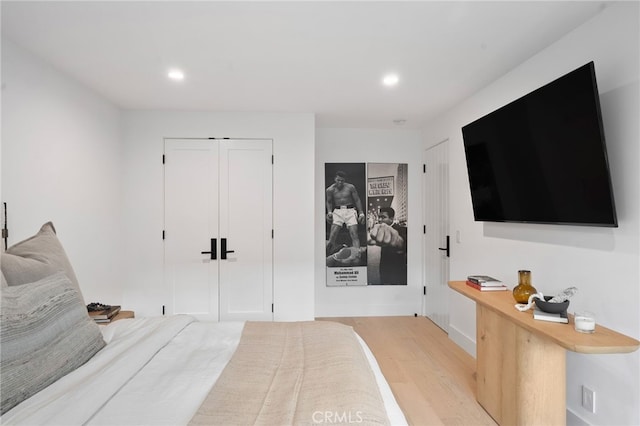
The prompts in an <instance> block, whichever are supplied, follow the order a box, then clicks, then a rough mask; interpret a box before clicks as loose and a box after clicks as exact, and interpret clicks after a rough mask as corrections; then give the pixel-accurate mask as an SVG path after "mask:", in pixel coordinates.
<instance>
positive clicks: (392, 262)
mask: <svg viewBox="0 0 640 426" xmlns="http://www.w3.org/2000/svg"><path fill="white" fill-rule="evenodd" d="M407 194H408V192H407V164H398V163H369V164H365V163H326V164H325V217H326V269H327V286H364V285H406V284H407Z"/></svg>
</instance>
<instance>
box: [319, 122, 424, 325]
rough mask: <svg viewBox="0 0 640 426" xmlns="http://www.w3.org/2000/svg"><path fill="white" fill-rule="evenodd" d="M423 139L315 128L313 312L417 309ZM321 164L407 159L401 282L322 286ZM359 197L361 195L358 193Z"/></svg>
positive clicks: (338, 313) (395, 133)
mask: <svg viewBox="0 0 640 426" xmlns="http://www.w3.org/2000/svg"><path fill="white" fill-rule="evenodd" d="M421 149H422V144H421V141H420V133H419V132H418V131H412V130H375V129H317V131H316V153H315V158H316V159H315V168H316V174H315V186H314V188H315V190H314V193H315V202H316V207H315V211H314V217H315V237H316V245H315V249H316V251H315V259H316V263H315V282H316V285H315V294H316V316H317V317H335V316H367V315H369V316H374V315H413V314H414V313H418V314H420V313H421V312H422V308H421V301H422V299H421V295H422V260H421V259H422V233H421V230H422V223H423V221H422V201H421V199H422V198H421V188H422V173H421V171H422V164H421V162H422V157H421V155H422V150H421ZM325 163H407V164H408V165H409V182H408V187H409V195H408V196H409V200H408V203H409V215H408V238H407V239H408V247H407V269H408V270H407V273H408V275H407V280H408V285H406V286H391V285H380V286H378V285H376V286H362V287H361V286H351V287H327V286H326V271H325V241H326V231H325V189H326V188H325V175H324V165H325ZM361 198H364V196H363V195H361Z"/></svg>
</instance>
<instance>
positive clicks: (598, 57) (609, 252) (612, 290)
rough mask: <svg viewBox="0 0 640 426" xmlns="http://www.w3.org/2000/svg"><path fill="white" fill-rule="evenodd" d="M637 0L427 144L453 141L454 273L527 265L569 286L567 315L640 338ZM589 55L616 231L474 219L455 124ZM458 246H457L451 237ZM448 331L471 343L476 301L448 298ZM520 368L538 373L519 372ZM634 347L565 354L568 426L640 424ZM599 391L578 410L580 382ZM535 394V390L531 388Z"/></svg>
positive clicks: (474, 104) (462, 111) (475, 100)
mask: <svg viewBox="0 0 640 426" xmlns="http://www.w3.org/2000/svg"><path fill="white" fill-rule="evenodd" d="M638 17H639V7H638V3H637V2H626V3H622V4H617V5H614V6H610V7H608V8H607V9H605V10H604V11H603V12H602V13H601V14H600V15H598V16H596V17H595V18H594V19H592V20H591V21H589V22H587V23H586V24H584V25H582V26H581V27H579V28H577V29H576V30H574V31H573V32H572V33H570V34H569V35H567V36H566V37H564V38H563V39H561V40H559V41H558V42H556V43H554V44H553V45H551V46H549V47H548V48H547V49H545V50H543V51H542V52H540V53H539V54H537V55H536V56H534V57H532V58H531V59H529V60H528V61H526V62H525V63H523V64H522V65H521V66H519V67H517V68H516V69H514V70H512V71H511V72H510V73H508V74H507V75H505V76H504V77H502V78H500V79H499V80H498V81H496V82H494V83H493V84H492V85H490V86H489V87H487V88H485V89H484V90H482V91H481V92H479V93H477V94H476V95H474V96H472V97H471V98H469V99H468V100H466V101H465V102H463V103H461V104H459V105H458V106H456V107H455V108H454V109H453V110H452V111H450V112H448V113H447V114H445V115H443V116H441V117H438V118H437V119H434V120H433V121H432V122H431V124H430V125H428V126H427V127H426V129H425V132H424V143H425V146H429V145H432V144H434V143H436V142H439V141H441V140H443V139H445V138H449V139H450V150H451V151H450V161H451V168H450V170H451V175H450V185H451V186H450V191H451V193H450V200H451V232H456V231H459V232H460V233H461V237H462V238H461V241H462V243H459V244H457V247H455V250H453V251H452V253H453V257H452V258H451V278H452V279H464V277H466V276H467V275H468V274H469V273H477V272H478V271H481V272H483V273H487V274H490V275H494V276H498V277H500V278H502V279H503V280H505V281H506V282H507V283H508V284H510V285H512V286H513V285H515V284H516V282H517V270H518V269H530V270H532V277H533V284H534V285H535V286H536V288H537V289H538V290H540V291H542V292H543V293H545V294H554V293H556V292H558V291H560V290H562V289H563V288H565V287H568V286H570V285H575V286H577V287H578V288H579V294H578V295H577V296H576V297H574V298H573V299H572V301H571V306H570V308H569V310H570V311H573V310H576V309H588V310H591V311H593V312H595V314H596V316H597V320H598V322H599V323H600V324H603V325H604V326H606V327H609V328H612V329H615V330H617V331H619V332H622V333H624V334H627V335H629V336H632V337H634V338H636V339H638V338H640V308H639V302H640V275H639V270H640V268H639V263H640V249H639V247H640V204H639V201H638V198H639V197H638V195H639V194H640V174H639V172H638V164H639V162H640V148H639V146H640V135H639V129H638V117H639V116H640V108H639V101H638V96H639V89H640V86H639V77H640V71H639V64H640V54H639V52H640V46H639V39H640V37H639V35H640V30H639V28H640V26H639V23H638ZM591 60H593V61H594V62H595V66H596V75H597V80H598V85H599V91H600V98H601V106H602V113H603V121H604V125H605V134H606V138H607V148H608V154H609V162H610V167H611V171H612V179H613V186H614V193H615V200H616V206H617V211H618V221H619V227H618V228H616V229H611V228H590V227H579V226H558V225H525V224H498V223H493V224H492V223H482V222H474V220H473V214H472V208H471V198H470V193H469V185H468V179H467V175H466V166H465V157H464V150H463V142H462V133H461V127H462V126H463V125H465V124H467V123H469V122H471V121H473V120H475V119H477V118H479V117H481V116H483V115H485V114H487V113H489V112H491V111H493V110H495V109H496V108H499V107H500V106H502V105H504V104H506V103H508V102H509V101H512V100H514V99H516V98H518V97H520V96H522V95H524V94H526V93H528V92H530V91H531V90H534V89H536V88H537V87H540V86H542V85H544V84H545V83H547V82H549V81H552V80H553V79H555V78H556V77H559V76H560V75H563V74H565V73H567V72H569V71H571V70H573V69H575V68H577V67H578V66H580V65H583V64H585V63H587V62H589V61H591ZM454 244H455V243H454ZM450 309H451V316H450V328H451V333H450V337H451V338H452V339H454V340H455V341H457V342H458V343H459V344H460V345H461V346H463V347H465V348H471V351H472V353H473V352H474V351H473V349H474V347H475V314H474V304H473V303H471V302H470V301H468V300H466V299H465V298H464V297H462V296H460V295H458V294H456V293H453V292H452V293H451V295H450ZM523 374H535V372H533V371H531V372H529V371H527V370H526V368H525V369H524V370H523ZM639 379H640V353H639V352H637V351H636V352H635V353H632V354H617V355H580V354H576V353H572V352H569V353H568V355H567V408H568V410H569V413H570V416H569V420H570V423H572V422H577V421H578V419H577V418H576V416H577V417H579V418H581V419H582V420H583V421H586V422H587V423H589V424H602V425H613V424H615V425H638V424H640V384H639V381H640V380H639ZM583 384H584V385H587V386H588V387H590V388H591V389H593V390H595V391H596V413H595V414H591V413H589V412H587V411H586V410H584V409H583V408H582V407H581V399H580V398H581V390H580V387H581V386H582V385H583ZM532 392H535V390H534V389H532Z"/></svg>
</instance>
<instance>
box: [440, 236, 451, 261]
mask: <svg viewBox="0 0 640 426" xmlns="http://www.w3.org/2000/svg"><path fill="white" fill-rule="evenodd" d="M438 250H443V251H446V252H447V257H449V254H450V252H449V236H448V235H447V246H446V247H438Z"/></svg>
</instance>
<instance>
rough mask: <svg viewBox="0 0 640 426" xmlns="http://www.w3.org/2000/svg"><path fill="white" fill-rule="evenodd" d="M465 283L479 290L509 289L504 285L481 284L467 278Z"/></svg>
mask: <svg viewBox="0 0 640 426" xmlns="http://www.w3.org/2000/svg"><path fill="white" fill-rule="evenodd" d="M467 285H468V286H469V287H473V288H475V289H476V290H480V291H505V290H509V288H508V287H507V286H506V285H481V284H477V283H474V282H473V281H468V280H467Z"/></svg>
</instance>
